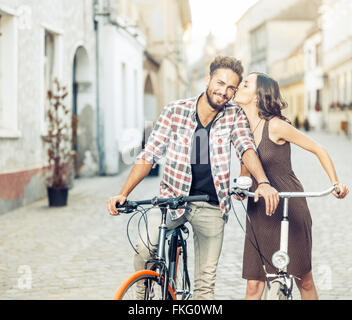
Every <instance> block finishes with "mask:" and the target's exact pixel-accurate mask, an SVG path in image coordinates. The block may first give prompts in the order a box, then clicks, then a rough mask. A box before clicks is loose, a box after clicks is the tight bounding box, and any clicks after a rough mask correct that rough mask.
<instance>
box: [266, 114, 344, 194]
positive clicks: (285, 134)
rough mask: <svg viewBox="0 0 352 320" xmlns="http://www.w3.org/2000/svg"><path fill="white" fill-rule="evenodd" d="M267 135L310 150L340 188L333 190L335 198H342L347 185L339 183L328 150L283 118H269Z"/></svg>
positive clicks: (332, 181)
mask: <svg viewBox="0 0 352 320" xmlns="http://www.w3.org/2000/svg"><path fill="white" fill-rule="evenodd" d="M269 135H270V136H272V137H275V140H277V141H278V140H284V141H287V142H291V143H294V144H296V145H297V146H299V147H301V148H303V149H305V150H307V151H310V152H312V153H313V154H315V155H316V157H317V158H318V159H319V161H320V163H321V165H322V167H323V169H324V170H325V172H326V173H327V175H328V176H329V179H330V181H331V184H333V185H336V186H337V188H338V189H339V190H340V193H339V194H337V193H336V192H335V191H334V192H333V194H334V196H335V197H337V198H344V197H345V196H346V195H347V193H348V192H349V191H348V189H347V187H346V186H345V185H343V184H341V183H340V182H339V180H338V178H337V174H336V170H335V167H334V164H333V162H332V160H331V158H330V156H329V154H328V152H327V151H326V150H325V149H324V148H323V147H322V146H321V145H320V144H319V143H318V142H316V141H314V140H313V139H311V138H310V137H308V136H306V135H305V134H303V133H302V132H301V131H299V130H297V129H296V128H295V127H293V126H292V125H290V124H289V123H287V122H286V121H284V120H281V119H278V118H273V119H271V120H270V125H269Z"/></svg>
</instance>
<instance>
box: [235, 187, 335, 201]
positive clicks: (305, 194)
mask: <svg viewBox="0 0 352 320" xmlns="http://www.w3.org/2000/svg"><path fill="white" fill-rule="evenodd" d="M334 189H335V187H330V188H329V189H327V190H325V191H322V192H279V197H280V198H314V197H323V196H326V195H328V194H330V193H331V192H332V191H333V190H334ZM230 194H231V195H235V194H237V195H240V196H247V197H254V192H249V191H248V190H246V189H241V188H238V187H235V188H233V189H231V192H230Z"/></svg>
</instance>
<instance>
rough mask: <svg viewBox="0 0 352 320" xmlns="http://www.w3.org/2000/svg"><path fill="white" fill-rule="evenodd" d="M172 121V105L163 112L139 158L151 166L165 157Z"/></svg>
mask: <svg viewBox="0 0 352 320" xmlns="http://www.w3.org/2000/svg"><path fill="white" fill-rule="evenodd" d="M171 121H172V105H168V106H166V107H165V108H164V109H163V111H162V112H161V114H160V116H159V118H158V120H157V122H156V124H155V126H154V128H153V130H152V132H151V134H150V136H149V138H148V141H147V143H146V145H145V148H144V150H143V151H142V152H141V153H140V154H139V155H138V156H137V160H139V159H143V160H145V161H147V162H149V163H151V164H156V163H157V162H158V161H159V160H160V158H161V157H162V156H163V154H164V152H165V150H166V148H167V146H168V144H169V139H170V132H171Z"/></svg>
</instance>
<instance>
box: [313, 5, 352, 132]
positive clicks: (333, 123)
mask: <svg viewBox="0 0 352 320" xmlns="http://www.w3.org/2000/svg"><path fill="white" fill-rule="evenodd" d="M351 15H352V2H351V1H349V0H326V1H324V2H323V6H322V8H321V20H320V23H321V30H322V31H321V32H322V56H323V66H322V68H323V72H324V99H323V103H322V105H323V114H324V123H325V127H326V128H327V130H329V131H330V132H334V133H346V134H348V135H349V136H351V135H352V128H351V126H352V27H351Z"/></svg>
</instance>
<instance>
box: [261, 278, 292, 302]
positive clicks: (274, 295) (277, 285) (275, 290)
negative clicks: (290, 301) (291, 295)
mask: <svg viewBox="0 0 352 320" xmlns="http://www.w3.org/2000/svg"><path fill="white" fill-rule="evenodd" d="M265 290H266V292H265V294H264V299H265V300H287V297H286V295H285V291H286V290H285V288H284V285H283V284H282V283H281V282H280V281H272V282H270V289H269V288H268V287H266V289H265Z"/></svg>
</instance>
